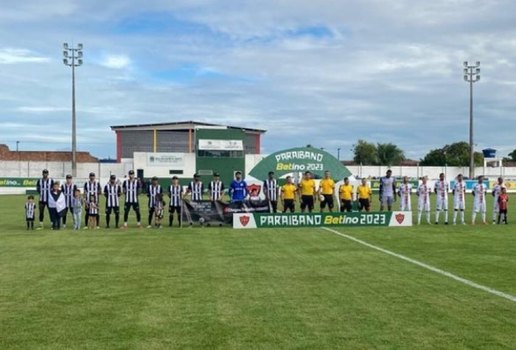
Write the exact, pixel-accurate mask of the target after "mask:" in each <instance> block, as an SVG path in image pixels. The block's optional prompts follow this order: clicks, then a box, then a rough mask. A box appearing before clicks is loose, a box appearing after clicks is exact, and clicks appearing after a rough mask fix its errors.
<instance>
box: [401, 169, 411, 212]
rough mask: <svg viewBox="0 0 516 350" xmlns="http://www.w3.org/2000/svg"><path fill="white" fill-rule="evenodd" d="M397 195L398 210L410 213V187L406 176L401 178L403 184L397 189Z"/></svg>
mask: <svg viewBox="0 0 516 350" xmlns="http://www.w3.org/2000/svg"><path fill="white" fill-rule="evenodd" d="M398 195H399V196H400V210H401V211H412V201H411V199H410V196H411V195H412V185H411V184H410V183H409V180H408V176H404V177H403V182H402V183H401V185H400V187H399V188H398Z"/></svg>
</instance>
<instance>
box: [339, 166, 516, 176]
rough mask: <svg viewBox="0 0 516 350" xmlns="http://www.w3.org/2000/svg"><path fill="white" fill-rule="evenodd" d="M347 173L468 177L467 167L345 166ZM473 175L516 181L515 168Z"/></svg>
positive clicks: (483, 170) (477, 171)
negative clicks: (388, 172) (389, 172)
mask: <svg viewBox="0 0 516 350" xmlns="http://www.w3.org/2000/svg"><path fill="white" fill-rule="evenodd" d="M347 168H348V169H349V171H351V173H352V174H353V175H355V176H358V177H381V176H384V175H385V172H386V171H387V170H388V169H391V170H392V173H393V175H394V176H396V177H398V176H408V177H412V178H419V177H422V176H428V178H430V179H437V178H438V177H439V174H440V173H444V174H445V175H446V178H447V179H453V178H455V177H457V175H458V174H463V175H464V176H468V174H469V167H445V166H442V167H435V166H434V167H430V166H428V167H427V166H393V167H390V168H389V167H386V166H360V165H352V166H347ZM475 175H476V176H478V175H484V176H486V177H489V178H496V177H499V176H502V177H507V178H513V179H516V167H497V168H492V167H476V168H475Z"/></svg>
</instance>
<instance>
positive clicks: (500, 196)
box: [380, 170, 509, 224]
mask: <svg viewBox="0 0 516 350" xmlns="http://www.w3.org/2000/svg"><path fill="white" fill-rule="evenodd" d="M477 180H478V181H477V183H476V184H475V185H474V186H473V189H472V190H471V194H472V195H473V197H474V199H473V210H472V218H471V223H472V224H475V221H476V217H477V215H478V214H480V215H481V218H482V223H484V224H486V223H487V221H486V215H487V205H486V196H487V186H486V184H485V183H484V177H483V176H479V177H478V178H477ZM448 192H449V185H448V181H446V179H445V176H444V174H443V173H441V174H440V175H439V180H437V181H436V182H435V184H434V193H435V194H436V206H435V223H436V224H437V223H439V216H440V214H441V212H444V220H445V221H444V223H445V224H448ZM412 193H413V189H412V185H411V184H410V183H409V180H408V178H407V177H404V178H403V183H402V184H400V185H399V186H396V181H395V180H394V178H393V177H392V172H391V171H390V170H389V171H387V174H386V176H385V177H382V178H381V179H380V202H381V207H382V209H383V206H384V205H387V206H388V209H389V210H391V208H392V203H393V201H394V200H395V198H396V194H397V195H399V197H400V210H401V211H411V210H412V205H411V194H412ZM431 193H432V187H431V186H430V184H429V183H428V179H427V177H423V178H422V180H421V184H419V186H418V188H417V189H416V191H415V194H416V195H417V196H418V208H417V209H418V216H417V222H418V224H420V223H421V216H422V214H423V212H425V213H426V221H427V223H430V210H431V209H430V207H431V205H430V195H431ZM452 194H453V210H454V212H453V224H456V222H457V216H458V215H460V220H461V223H462V224H465V221H464V210H465V208H466V184H465V182H464V179H463V176H462V174H459V175H458V176H457V178H456V181H455V184H454V186H453V188H452ZM491 195H492V196H493V224H497V223H498V224H500V223H501V222H503V223H505V224H507V209H508V202H509V196H508V194H507V188H506V187H505V186H504V183H503V178H501V177H500V178H498V180H497V183H496V185H495V186H494V187H493V189H492V191H491Z"/></svg>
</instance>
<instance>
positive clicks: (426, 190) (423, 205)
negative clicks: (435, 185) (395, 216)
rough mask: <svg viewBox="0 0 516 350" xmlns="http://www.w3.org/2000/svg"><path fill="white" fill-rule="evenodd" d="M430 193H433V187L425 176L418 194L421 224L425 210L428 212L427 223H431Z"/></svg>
mask: <svg viewBox="0 0 516 350" xmlns="http://www.w3.org/2000/svg"><path fill="white" fill-rule="evenodd" d="M430 193H432V189H431V188H430V185H429V184H428V178H427V177H426V176H423V178H422V179H421V184H420V185H419V187H418V188H417V192H416V194H417V196H418V201H417V202H418V203H417V204H418V205H417V224H418V225H420V224H421V215H422V214H423V211H424V212H425V214H426V223H427V224H429V223H430Z"/></svg>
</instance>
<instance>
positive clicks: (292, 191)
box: [281, 176, 297, 213]
mask: <svg viewBox="0 0 516 350" xmlns="http://www.w3.org/2000/svg"><path fill="white" fill-rule="evenodd" d="M296 193H297V187H296V185H294V184H293V183H292V176H287V182H286V183H285V184H284V185H283V186H281V199H282V200H283V213H286V212H287V210H290V212H291V213H293V212H294V211H295V210H296V204H295V201H296Z"/></svg>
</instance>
